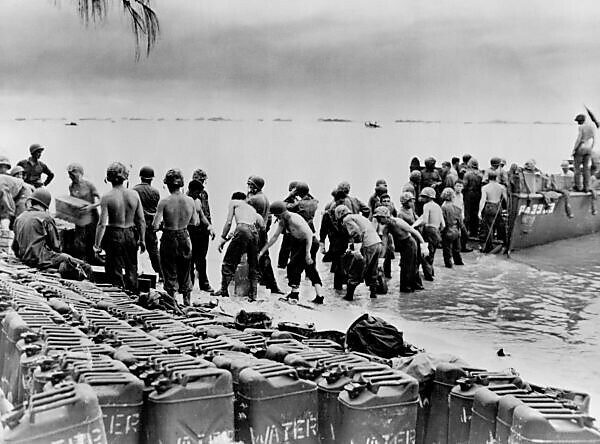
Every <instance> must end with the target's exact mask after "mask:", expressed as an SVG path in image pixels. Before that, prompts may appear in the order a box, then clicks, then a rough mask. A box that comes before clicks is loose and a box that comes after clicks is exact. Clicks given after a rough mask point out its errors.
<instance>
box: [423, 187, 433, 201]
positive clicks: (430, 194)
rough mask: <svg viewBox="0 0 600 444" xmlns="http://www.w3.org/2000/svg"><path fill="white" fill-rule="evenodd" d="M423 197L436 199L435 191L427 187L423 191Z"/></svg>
mask: <svg viewBox="0 0 600 444" xmlns="http://www.w3.org/2000/svg"><path fill="white" fill-rule="evenodd" d="M421 196H424V197H429V198H430V199H435V190H434V189H433V188H431V187H425V188H423V189H422V190H421Z"/></svg>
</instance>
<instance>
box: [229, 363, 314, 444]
mask: <svg viewBox="0 0 600 444" xmlns="http://www.w3.org/2000/svg"><path fill="white" fill-rule="evenodd" d="M238 396H239V397H240V400H241V402H242V405H241V408H242V416H241V419H240V421H239V427H240V438H241V440H242V441H243V442H244V443H247V444H257V443H271V444H278V443H290V442H293V443H295V444H317V443H318V442H319V430H318V427H319V424H318V416H317V415H318V400H317V387H316V384H315V383H313V382H311V381H306V380H303V379H299V378H298V373H297V372H296V370H294V369H293V368H292V367H289V366H287V365H282V364H279V363H274V364H262V365H257V366H253V367H249V368H246V369H244V370H242V371H241V373H240V375H239V392H238Z"/></svg>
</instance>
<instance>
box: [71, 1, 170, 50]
mask: <svg viewBox="0 0 600 444" xmlns="http://www.w3.org/2000/svg"><path fill="white" fill-rule="evenodd" d="M109 1H111V0H78V2H79V4H78V11H79V15H80V17H81V19H82V20H83V22H84V23H85V24H86V25H87V24H89V23H90V22H100V21H103V20H104V19H105V18H106V12H107V9H108V7H109ZM112 1H114V0H112ZM120 2H121V3H122V5H123V9H124V12H125V14H127V15H128V16H129V17H130V19H131V30H132V32H133V35H134V37H135V58H136V60H139V58H140V53H141V52H140V48H141V46H142V44H143V45H144V46H145V52H146V56H148V55H149V54H150V51H151V50H152V48H153V47H154V45H155V44H156V41H157V39H158V35H159V31H160V26H159V23H158V16H157V15H156V12H155V11H154V9H153V8H152V6H151V4H150V0H120ZM142 42H144V43H142Z"/></svg>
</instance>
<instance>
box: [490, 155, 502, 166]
mask: <svg viewBox="0 0 600 444" xmlns="http://www.w3.org/2000/svg"><path fill="white" fill-rule="evenodd" d="M501 163H502V159H500V158H499V157H492V158H491V159H490V165H491V166H492V167H497V166H499V165H500V164H501Z"/></svg>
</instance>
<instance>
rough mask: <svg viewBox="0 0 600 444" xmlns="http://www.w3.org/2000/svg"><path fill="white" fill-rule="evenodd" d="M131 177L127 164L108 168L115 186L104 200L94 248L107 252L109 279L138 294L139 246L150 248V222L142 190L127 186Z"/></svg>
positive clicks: (110, 180)
mask: <svg viewBox="0 0 600 444" xmlns="http://www.w3.org/2000/svg"><path fill="white" fill-rule="evenodd" d="M128 177H129V171H128V170H127V167H126V166H125V165H123V164H122V163H120V162H113V163H111V164H110V165H109V166H108V168H107V170H106V180H107V182H110V183H111V185H112V189H111V190H110V191H109V192H108V193H106V194H105V195H103V196H102V198H101V199H100V222H99V223H98V228H97V229H96V242H95V244H94V250H95V251H96V252H97V253H98V252H100V251H102V249H104V251H105V252H106V260H105V262H104V270H105V271H106V274H107V277H108V279H109V282H111V283H112V284H114V285H116V286H118V287H121V288H124V289H126V290H128V291H130V292H132V293H134V294H137V293H138V278H137V274H138V273H137V249H138V247H140V250H141V251H142V253H143V252H144V251H145V250H146V241H145V239H146V222H145V221H144V211H143V209H142V202H141V201H140V197H139V195H138V193H136V192H135V191H133V190H128V189H127V188H125V187H124V186H123V183H124V182H125V181H126V180H127V178H128ZM123 270H125V274H123Z"/></svg>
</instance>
